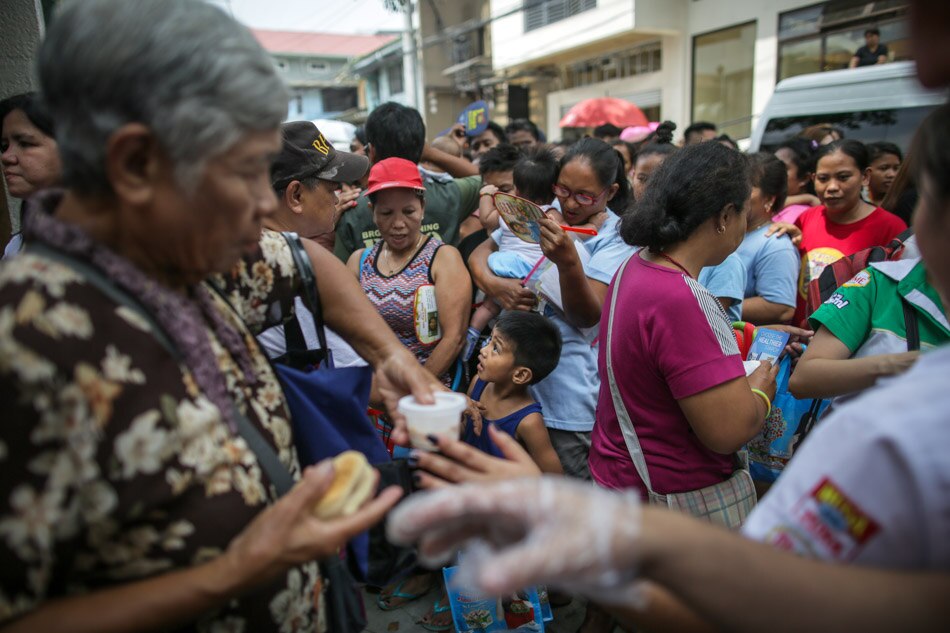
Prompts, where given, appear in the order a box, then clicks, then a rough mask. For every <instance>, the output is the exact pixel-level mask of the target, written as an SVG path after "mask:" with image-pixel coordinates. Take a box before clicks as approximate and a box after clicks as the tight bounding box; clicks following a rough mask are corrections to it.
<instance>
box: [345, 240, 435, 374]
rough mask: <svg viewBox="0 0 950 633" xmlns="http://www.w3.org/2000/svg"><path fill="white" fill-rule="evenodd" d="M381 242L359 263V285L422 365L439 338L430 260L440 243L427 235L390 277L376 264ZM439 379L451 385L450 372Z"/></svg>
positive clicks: (432, 258) (372, 247)
mask: <svg viewBox="0 0 950 633" xmlns="http://www.w3.org/2000/svg"><path fill="white" fill-rule="evenodd" d="M383 243H384V242H383V241H379V242H377V243H376V245H375V246H371V247H370V250H369V253H368V254H367V255H366V256H365V257H364V258H363V260H362V261H361V262H360V285H361V286H362V287H363V291H364V292H366V296H367V297H368V298H369V300H370V302H371V303H372V304H373V305H374V306H376V310H377V311H379V313H380V315H382V317H383V320H384V321H386V324H387V325H388V326H389V327H390V328H391V329H392V331H393V332H395V334H396V337H397V338H398V339H399V341H400V342H401V343H402V344H403V345H405V346H406V347H407V348H409V351H410V352H412V353H413V355H415V357H416V358H417V359H418V360H419V362H420V363H423V364H425V362H426V361H427V360H429V356H430V355H431V354H432V350H433V349H435V346H436V344H438V342H439V339H440V338H441V331H440V330H439V313H438V310H437V308H436V305H435V282H434V281H433V280H432V262H433V261H435V255H436V253H437V252H438V250H439V248H441V247H442V242H441V241H439V240H438V239H436V238H434V237H429V238H426V241H425V242H424V243H423V244H422V246H420V247H419V249H418V250H417V251H416V252H415V254H414V255H413V256H412V259H410V260H409V262H408V263H407V264H406V265H405V266H404V267H403V268H402V270H400V271H399V272H397V273H394V274H392V275H389V276H387V275H384V274H383V273H382V272H381V271H380V270H379V266H378V265H377V262H378V261H379V254H380V251H381V249H382V246H383ZM439 379H440V380H441V381H442V382H443V383H445V384H447V385H448V384H451V376H450V375H449V372H446V373H445V374H444V375H442V376H439Z"/></svg>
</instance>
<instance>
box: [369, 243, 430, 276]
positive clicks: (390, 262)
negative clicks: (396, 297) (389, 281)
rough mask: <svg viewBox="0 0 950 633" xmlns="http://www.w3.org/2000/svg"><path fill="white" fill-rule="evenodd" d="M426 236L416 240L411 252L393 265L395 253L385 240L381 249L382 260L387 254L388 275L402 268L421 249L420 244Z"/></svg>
mask: <svg viewBox="0 0 950 633" xmlns="http://www.w3.org/2000/svg"><path fill="white" fill-rule="evenodd" d="M424 238H425V234H422V235H420V236H419V239H417V240H416V243H415V244H414V245H413V246H412V248H410V249H409V254H408V255H407V256H406V257H404V258H403V259H402V260H401V261H400V262H399V263H398V265H395V266H394V265H393V254H392V249H390V248H389V244H387V243H386V242H383V248H382V249H380V260H382V258H383V255H385V256H386V263H387V266H386V271H387V272H386V275H392V274H393V273H395V272H396V271H397V270H402V268H403V267H404V266H405V265H406V264H408V263H409V260H410V259H411V258H412V256H413V255H415V253H416V251H417V250H419V244H421V243H422V240H423V239H424Z"/></svg>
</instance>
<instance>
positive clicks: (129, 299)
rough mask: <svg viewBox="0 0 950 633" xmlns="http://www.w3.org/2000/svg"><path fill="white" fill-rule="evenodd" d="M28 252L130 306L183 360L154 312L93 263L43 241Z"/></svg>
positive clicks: (28, 249) (165, 346) (168, 350)
mask: <svg viewBox="0 0 950 633" xmlns="http://www.w3.org/2000/svg"><path fill="white" fill-rule="evenodd" d="M26 251H27V252H30V253H36V254H38V255H41V256H43V257H45V258H46V259H51V260H53V261H55V262H59V263H60V264H63V265H64V266H66V267H67V268H71V269H72V270H73V271H74V272H76V273H79V274H80V275H81V276H82V277H84V278H85V279H86V281H88V282H89V283H91V284H92V285H93V286H95V287H96V288H97V289H98V290H99V291H100V292H102V294H104V295H106V296H107V297H109V298H110V299H112V300H113V301H115V302H116V303H117V304H119V305H121V306H125V307H126V308H129V309H130V310H132V311H133V312H135V313H136V314H137V315H139V316H140V317H142V319H144V320H145V322H146V323H148V325H149V329H150V330H151V331H152V335H153V336H154V337H155V339H156V340H157V341H158V342H159V343H160V344H161V346H162V347H164V348H165V351H167V352H168V353H169V354H171V356H172V358H174V359H175V360H176V361H178V362H181V361H182V360H183V356H182V355H181V354H180V353H179V352H178V349H177V348H176V347H175V345H174V343H172V340H171V338H170V337H169V336H168V333H167V332H165V329H164V328H163V327H162V326H161V325H159V323H158V321H156V320H155V317H153V316H152V313H151V312H149V311H148V310H146V309H145V306H143V305H142V304H141V303H140V302H139V301H138V299H136V298H135V297H133V296H132V295H130V294H129V293H127V292H126V291H124V290H122V289H121V288H119V287H118V286H116V285H115V283H114V282H113V281H112V280H111V279H109V278H108V277H106V276H105V275H104V274H103V272H102V271H101V270H99V269H98V268H96V267H95V266H93V265H92V264H90V263H88V262H85V261H83V260H81V259H79V258H77V257H73V256H72V255H69V254H68V253H63V252H62V251H58V250H56V249H53V248H50V247H49V246H47V245H46V244H43V243H41V242H31V243H30V244H29V245H28V246H27V248H26Z"/></svg>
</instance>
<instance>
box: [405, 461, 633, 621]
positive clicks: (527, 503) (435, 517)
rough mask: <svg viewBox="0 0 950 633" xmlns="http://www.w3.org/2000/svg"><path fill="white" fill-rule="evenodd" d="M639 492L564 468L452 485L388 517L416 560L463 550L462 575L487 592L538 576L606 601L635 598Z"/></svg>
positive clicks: (436, 560)
mask: <svg viewBox="0 0 950 633" xmlns="http://www.w3.org/2000/svg"><path fill="white" fill-rule="evenodd" d="M640 516H641V513H640V501H639V498H638V497H637V496H636V495H635V494H622V493H617V492H611V491H607V490H602V489H599V488H595V487H593V486H592V485H591V484H589V483H583V482H577V481H572V480H569V479H565V478H563V477H538V478H531V479H518V480H512V481H504V482H500V483H493V484H485V483H480V484H468V485H464V486H453V487H449V488H444V489H441V490H438V491H435V492H429V493H424V494H420V495H415V496H413V497H412V498H410V499H409V500H407V501H406V502H404V503H403V504H402V505H400V506H399V507H397V508H396V509H395V510H394V511H393V512H392V513H391V514H390V517H389V523H388V525H387V533H388V535H389V538H390V540H391V541H393V542H394V543H401V544H406V545H408V544H411V543H418V548H419V550H418V552H419V559H420V561H421V562H422V563H423V564H426V565H430V566H437V565H439V564H442V563H444V562H445V561H447V560H448V559H450V558H451V557H452V556H453V555H454V554H455V553H456V552H457V551H459V550H462V556H461V563H460V565H461V569H460V571H459V574H460V576H461V578H460V580H461V581H462V582H464V583H465V584H467V585H468V586H471V587H474V588H476V589H478V590H480V591H482V592H484V593H486V594H488V595H503V594H506V593H510V592H514V591H518V590H520V589H522V588H524V587H527V586H530V585H534V584H543V585H548V586H549V587H555V588H558V589H562V590H565V591H569V592H572V593H580V594H586V595H588V596H590V597H592V598H595V599H596V600H597V601H598V602H601V603H605V604H625V605H631V606H636V605H638V604H642V602H641V601H640V599H639V598H640V593H639V592H638V591H637V588H636V587H635V583H634V581H635V578H636V575H635V569H636V564H637V559H638V547H637V539H638V537H639V534H640V520H641V518H640Z"/></svg>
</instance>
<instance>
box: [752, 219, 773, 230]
mask: <svg viewBox="0 0 950 633" xmlns="http://www.w3.org/2000/svg"><path fill="white" fill-rule="evenodd" d="M771 221H772V220H771V218H765V219H764V220H762V221H761V222H759V223H758V224H756V225H755V226H750V227H749V228H747V229H746V233H751V232H752V231H758V230H759V229H760V228H762V227H763V226H765V225H766V224H768V223H769V222H771Z"/></svg>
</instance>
